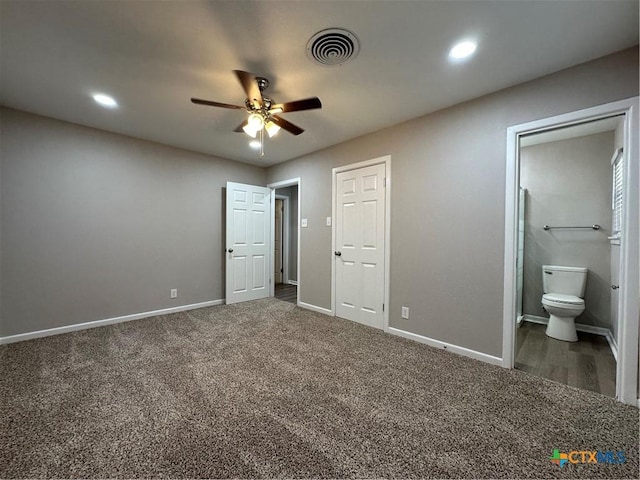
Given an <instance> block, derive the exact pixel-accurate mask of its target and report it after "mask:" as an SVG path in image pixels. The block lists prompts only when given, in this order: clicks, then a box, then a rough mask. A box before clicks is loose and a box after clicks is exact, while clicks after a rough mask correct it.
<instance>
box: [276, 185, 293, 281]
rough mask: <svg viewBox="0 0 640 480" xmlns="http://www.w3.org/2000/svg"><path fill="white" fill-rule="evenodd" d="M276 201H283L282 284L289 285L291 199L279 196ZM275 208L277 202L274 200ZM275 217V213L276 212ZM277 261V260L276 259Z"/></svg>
mask: <svg viewBox="0 0 640 480" xmlns="http://www.w3.org/2000/svg"><path fill="white" fill-rule="evenodd" d="M275 199H276V200H282V283H283V284H285V285H286V284H288V283H289V242H290V240H291V238H290V237H289V236H290V235H291V226H290V225H289V221H290V218H289V201H290V199H289V197H287V196H286V195H278V194H276V196H275ZM274 207H275V200H274ZM273 214H274V217H275V211H274V213H273ZM274 228H275V221H274ZM273 235H274V241H275V231H274V234H273ZM274 260H275V259H274Z"/></svg>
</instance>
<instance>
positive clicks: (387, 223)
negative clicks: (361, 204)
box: [331, 155, 391, 332]
mask: <svg viewBox="0 0 640 480" xmlns="http://www.w3.org/2000/svg"><path fill="white" fill-rule="evenodd" d="M378 164H384V166H385V169H384V170H385V174H384V176H385V180H384V182H385V190H386V191H385V195H384V198H385V210H384V231H385V233H384V311H383V313H382V318H383V323H382V329H383V330H384V331H385V332H388V331H389V309H390V307H389V283H390V282H389V279H390V273H389V272H390V265H391V261H390V258H391V256H390V253H391V155H385V156H383V157H378V158H373V159H371V160H365V161H363V162H358V163H351V164H349V165H344V166H342V167H336V168H334V169H333V170H332V180H331V215H332V218H333V220H334V221H332V222H331V315H333V316H335V315H336V272H335V270H336V256H335V255H334V254H333V252H334V251H335V250H336V226H335V219H336V214H337V208H338V205H337V203H336V192H337V191H338V190H337V178H338V173H341V172H347V171H349V170H357V169H359V168H362V167H370V166H371V165H378Z"/></svg>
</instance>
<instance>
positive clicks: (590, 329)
mask: <svg viewBox="0 0 640 480" xmlns="http://www.w3.org/2000/svg"><path fill="white" fill-rule="evenodd" d="M524 321H525V322H531V323H539V324H541V325H547V324H548V323H549V319H548V318H547V317H539V316H538V315H529V314H526V315H525V316H524ZM576 330H577V331H579V332H585V333H593V334H594V335H602V336H603V337H606V336H607V335H610V332H611V331H610V330H609V329H608V328H604V327H594V326H593V325H585V324H584V323H576Z"/></svg>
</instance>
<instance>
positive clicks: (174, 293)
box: [171, 288, 178, 298]
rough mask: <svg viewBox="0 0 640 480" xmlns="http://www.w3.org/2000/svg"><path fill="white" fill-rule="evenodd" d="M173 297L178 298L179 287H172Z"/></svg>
mask: <svg viewBox="0 0 640 480" xmlns="http://www.w3.org/2000/svg"><path fill="white" fill-rule="evenodd" d="M171 298H178V289H177V288H172V289H171Z"/></svg>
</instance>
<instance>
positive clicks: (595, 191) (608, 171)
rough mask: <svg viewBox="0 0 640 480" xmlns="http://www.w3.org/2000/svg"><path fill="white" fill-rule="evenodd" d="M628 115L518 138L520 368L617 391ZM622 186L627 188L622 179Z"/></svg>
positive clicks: (517, 363) (605, 391)
mask: <svg viewBox="0 0 640 480" xmlns="http://www.w3.org/2000/svg"><path fill="white" fill-rule="evenodd" d="M623 127H624V116H622V115H618V116H613V117H607V118H603V119H598V120H594V121H590V122H584V123H579V124H576V125H571V126H568V127H559V128H556V129H553V130H548V131H544V132H537V133H533V134H530V135H523V136H522V137H521V138H520V147H519V149H520V150H519V156H520V178H519V195H518V197H519V215H518V217H519V219H518V260H517V306H518V312H517V313H518V315H517V319H516V320H517V334H516V338H515V340H516V350H515V368H517V369H519V370H524V371H526V372H529V373H532V374H534V375H537V376H541V377H545V378H548V379H550V380H554V381H557V382H560V383H564V384H565V385H570V386H573V387H577V388H581V389H584V390H590V391H593V392H596V393H601V394H603V395H607V396H609V397H615V394H616V357H617V343H618V335H619V333H620V332H619V329H618V318H617V311H618V308H617V303H618V300H619V299H618V296H619V295H618V289H617V286H618V284H619V279H618V278H617V272H618V271H619V263H620V232H621V228H620V227H619V226H618V227H616V226H615V223H616V222H615V221H614V214H615V213H616V212H619V209H616V208H615V207H614V205H613V202H612V198H620V194H621V193H622V192H621V188H620V189H619V190H620V191H619V192H617V193H616V192H615V191H614V188H615V187H616V182H615V181H614V171H616V168H615V167H614V165H613V164H614V163H616V162H618V163H616V165H620V163H619V162H620V161H621V160H622V159H623V158H624V157H623V153H622V152H623V145H622V141H623ZM619 180H620V181H619V182H618V185H619V187H622V182H621V180H622V178H619Z"/></svg>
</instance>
